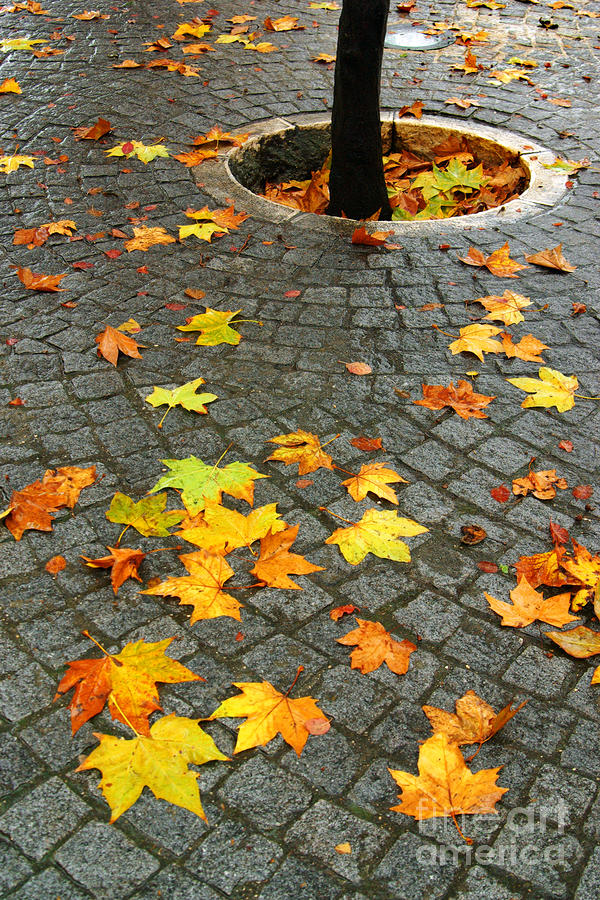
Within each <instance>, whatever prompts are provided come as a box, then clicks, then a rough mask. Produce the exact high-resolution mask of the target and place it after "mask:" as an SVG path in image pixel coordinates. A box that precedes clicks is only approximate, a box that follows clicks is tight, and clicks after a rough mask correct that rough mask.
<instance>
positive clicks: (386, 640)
mask: <svg viewBox="0 0 600 900" xmlns="http://www.w3.org/2000/svg"><path fill="white" fill-rule="evenodd" d="M356 621H357V622H358V628H355V629H354V631H349V632H348V634H345V635H344V636H343V637H341V638H336V640H337V642H338V644H345V645H346V646H352V645H354V644H356V645H357V646H356V650H353V651H352V653H351V654H350V659H351V666H352V668H353V669H358V670H359V672H362V673H363V675H366V674H367V672H373V671H374V670H375V669H378V668H379V666H381V665H382V664H383V663H386V665H387V667H388V669H391V671H392V672H395V673H396V675H404V674H405V672H407V671H408V663H409V659H410V654H411V653H414V651H415V650H416V649H417V648H416V646H415V644H413V643H412V641H407V640H403V641H396V640H394V638H393V637H392V636H391V634H390V633H389V631H386V630H385V628H384V627H383V625H382V624H381V622H369V621H368V620H367V619H359V618H358V616H357V617H356Z"/></svg>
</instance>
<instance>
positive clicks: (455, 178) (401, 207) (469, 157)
mask: <svg viewBox="0 0 600 900" xmlns="http://www.w3.org/2000/svg"><path fill="white" fill-rule="evenodd" d="M330 167H331V154H330V155H329V156H328V157H327V159H326V160H325V162H324V163H323V165H322V166H321V168H320V169H319V170H318V171H316V172H313V173H312V175H311V177H310V178H309V179H306V180H304V181H295V180H290V181H285V182H283V183H281V184H275V183H272V182H267V183H266V184H265V188H264V192H263V196H264V197H266V198H267V199H268V200H273V201H275V202H276V203H282V204H283V205H284V206H291V207H293V208H294V209H301V210H303V211H304V212H312V213H317V214H319V215H320V214H323V213H325V210H326V209H327V205H328V203H329V172H330ZM383 169H384V175H385V181H386V184H387V190H388V195H389V198H390V204H391V206H392V210H393V212H392V219H395V220H413V219H449V218H452V217H453V216H467V215H470V214H472V213H478V212H483V211H484V210H487V209H493V208H494V207H496V206H501V205H502V204H504V203H507V202H508V201H509V200H513V199H515V198H516V197H518V196H519V194H520V193H521V192H522V191H523V190H524V189H525V187H526V186H527V182H528V177H527V173H526V171H525V169H524V168H523V166H522V165H521V162H520V160H519V158H518V157H516V156H515V157H513V158H509V159H505V160H503V161H502V162H501V163H499V164H491V163H486V162H483V161H482V160H481V159H480V158H479V157H478V155H477V153H476V151H475V150H474V149H473V148H472V147H471V146H470V144H469V141H468V140H467V138H465V137H462V136H461V137H458V136H455V135H452V136H450V137H449V138H447V139H446V140H445V141H444V142H443V143H441V144H438V146H437V147H434V148H433V150H432V151H431V154H430V155H428V156H426V155H424V154H417V153H414V152H412V151H410V150H407V149H405V148H402V149H400V150H399V151H397V152H393V153H390V154H389V156H384V157H383Z"/></svg>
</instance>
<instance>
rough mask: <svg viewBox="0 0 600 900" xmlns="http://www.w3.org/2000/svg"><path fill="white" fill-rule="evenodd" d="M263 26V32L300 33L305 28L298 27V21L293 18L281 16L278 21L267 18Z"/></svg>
mask: <svg viewBox="0 0 600 900" xmlns="http://www.w3.org/2000/svg"><path fill="white" fill-rule="evenodd" d="M263 24H264V28H265V31H302V29H303V28H304V27H305V26H304V25H298V19H297V18H295V17H294V16H281V18H279V19H271V17H270V16H267V18H266V19H265V21H264V23H263Z"/></svg>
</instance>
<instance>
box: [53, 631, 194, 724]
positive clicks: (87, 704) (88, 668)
mask: <svg viewBox="0 0 600 900" xmlns="http://www.w3.org/2000/svg"><path fill="white" fill-rule="evenodd" d="M83 633H84V634H85V636H86V637H89V638H90V640H94V639H93V638H92V637H91V635H89V634H88V633H87V631H84V632H83ZM173 640H174V638H166V639H165V640H164V641H157V642H156V643H154V644H149V643H146V641H144V640H141V641H136V642H135V643H129V644H126V645H125V647H123V649H122V650H121V651H120V653H117V654H114V655H113V654H110V653H107V652H106V650H104V648H103V647H100V644H98V646H99V647H100V649H101V650H102V652H103V653H104V656H103V657H101V658H100V659H78V660H76V661H75V662H70V663H68V665H69V669H68V671H67V672H66V674H65V675H64V676H63V678H62V679H61V682H60V684H59V685H58V688H57V692H56V696H55V697H54V699H55V700H56V699H57V698H58V697H59V696H60V694H66V693H67V691H70V690H71V688H73V687H74V688H75V692H74V694H73V697H72V699H71V703H70V704H69V709H70V710H71V729H72V732H73V734H75V733H76V732H77V731H78V729H79V728H81V726H82V725H83V724H84V722H87V721H88V719H91V718H92V716H95V715H96V714H97V713H99V712H101V710H102V709H103V708H104V704H105V703H106V701H107V700H108V709H109V712H110V714H111V716H112V717H113V719H117V721H119V722H122V723H123V724H124V725H129V727H130V728H133V729H134V731H137V732H139V733H140V734H145V735H148V734H150V723H149V722H148V717H149V716H150V715H151V714H152V713H153V712H154V711H155V710H157V709H162V707H161V705H160V703H159V702H158V690H157V688H156V682H157V681H162V682H163V683H164V684H176V683H178V682H180V681H205V680H206V679H204V678H202V676H201V675H196V674H195V673H194V672H191V671H190V670H189V669H187V668H186V667H185V666H182V665H181V663H178V662H176V660H174V659H170V657H168V656H165V650H166V649H167V647H168V646H169V644H170V643H171V641H173ZM94 643H95V644H97V643H98V642H97V641H94Z"/></svg>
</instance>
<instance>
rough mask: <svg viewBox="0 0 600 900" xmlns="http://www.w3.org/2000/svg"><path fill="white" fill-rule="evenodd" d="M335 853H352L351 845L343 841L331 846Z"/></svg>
mask: <svg viewBox="0 0 600 900" xmlns="http://www.w3.org/2000/svg"><path fill="white" fill-rule="evenodd" d="M333 849H334V850H335V852H336V853H340V854H342V855H344V854H348V853H352V847H351V846H350V844H349V843H348V842H347V841H344V843H342V844H336V845H335V847H334V848H333Z"/></svg>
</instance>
